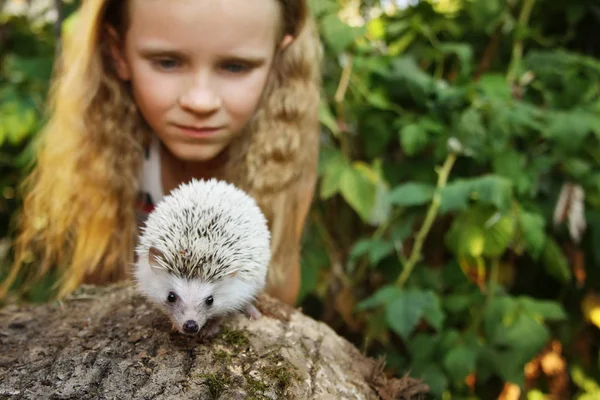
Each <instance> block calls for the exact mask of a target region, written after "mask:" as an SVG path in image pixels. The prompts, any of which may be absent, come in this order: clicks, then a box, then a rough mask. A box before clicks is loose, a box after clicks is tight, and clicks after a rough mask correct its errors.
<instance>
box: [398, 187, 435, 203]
mask: <svg viewBox="0 0 600 400" xmlns="http://www.w3.org/2000/svg"><path fill="white" fill-rule="evenodd" d="M434 192H435V186H433V185H430V184H426V183H419V182H407V183H404V184H402V185H400V186H396V187H395V188H394V189H392V191H391V192H390V194H389V196H388V201H389V202H390V203H391V204H393V205H396V206H400V207H411V206H419V205H423V204H426V203H428V202H430V201H431V199H432V198H433V194H434Z"/></svg>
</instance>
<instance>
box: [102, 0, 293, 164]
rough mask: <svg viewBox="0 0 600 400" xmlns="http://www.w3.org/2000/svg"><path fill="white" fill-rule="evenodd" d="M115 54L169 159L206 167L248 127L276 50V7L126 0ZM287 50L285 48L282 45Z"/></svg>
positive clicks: (255, 1)
mask: <svg viewBox="0 0 600 400" xmlns="http://www.w3.org/2000/svg"><path fill="white" fill-rule="evenodd" d="M129 3H130V4H129V9H128V17H129V18H128V22H129V24H128V29H127V32H126V34H125V38H124V41H122V42H121V43H120V44H121V46H118V45H115V46H113V48H112V51H113V56H114V58H115V64H116V68H117V73H118V75H119V77H120V78H121V79H123V80H126V81H130V82H131V86H132V90H133V95H134V98H135V101H136V103H137V105H138V108H139V110H140V112H141V114H142V115H143V116H144V118H145V120H146V121H147V123H148V124H149V125H150V127H151V128H152V129H153V131H154V132H155V133H156V134H157V135H158V136H159V137H160V139H161V141H162V142H163V143H164V144H165V146H166V147H167V148H168V149H169V150H170V151H171V153H173V155H174V156H175V157H177V158H179V159H181V160H183V161H192V162H194V161H207V160H210V159H212V158H213V157H215V156H216V155H218V154H219V153H220V152H221V151H222V150H223V149H224V148H225V147H226V146H227V145H228V144H229V143H230V142H231V141H232V139H234V138H235V137H236V135H237V134H238V133H239V132H240V130H241V129H242V128H243V127H244V125H245V124H246V123H247V122H248V121H249V120H250V118H251V117H252V115H253V113H254V112H255V110H256V108H257V106H258V103H259V101H260V98H261V95H262V93H263V89H264V88H265V84H266V82H267V77H268V75H269V71H270V68H271V64H272V62H273V58H274V55H275V50H276V49H277V47H278V45H279V43H277V41H278V37H279V30H280V25H281V10H280V5H279V4H278V2H277V1H275V0H252V1H249V0H129ZM285 42H289V38H286V40H285Z"/></svg>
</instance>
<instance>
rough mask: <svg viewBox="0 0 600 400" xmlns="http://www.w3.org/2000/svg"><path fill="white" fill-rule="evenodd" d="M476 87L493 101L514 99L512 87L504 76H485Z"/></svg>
mask: <svg viewBox="0 0 600 400" xmlns="http://www.w3.org/2000/svg"><path fill="white" fill-rule="evenodd" d="M475 86H476V87H477V88H478V89H479V90H481V91H482V93H483V95H484V96H486V97H488V98H491V99H499V100H511V99H512V97H513V96H512V91H511V89H510V85H509V83H508V81H507V80H506V77H505V76H504V75H502V74H484V75H482V76H481V77H480V78H479V81H477V83H476V85H475Z"/></svg>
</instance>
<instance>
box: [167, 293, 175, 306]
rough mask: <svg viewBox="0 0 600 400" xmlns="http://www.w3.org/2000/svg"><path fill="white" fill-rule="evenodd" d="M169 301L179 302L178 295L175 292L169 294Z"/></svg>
mask: <svg viewBox="0 0 600 400" xmlns="http://www.w3.org/2000/svg"><path fill="white" fill-rule="evenodd" d="M167 301H168V302H169V303H175V301H177V295H176V294H175V293H174V292H169V295H168V296H167Z"/></svg>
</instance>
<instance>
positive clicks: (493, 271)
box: [469, 258, 500, 332]
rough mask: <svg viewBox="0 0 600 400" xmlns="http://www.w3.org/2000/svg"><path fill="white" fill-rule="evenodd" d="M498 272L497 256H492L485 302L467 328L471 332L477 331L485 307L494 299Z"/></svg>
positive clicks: (485, 309) (498, 262)
mask: <svg viewBox="0 0 600 400" xmlns="http://www.w3.org/2000/svg"><path fill="white" fill-rule="evenodd" d="M499 272H500V260H498V259H497V258H494V259H493V260H492V267H491V268H490V278H489V279H488V285H487V295H486V298H485V304H484V305H483V308H482V309H481V312H479V313H478V314H477V315H476V316H475V318H474V319H473V323H472V324H471V327H470V328H469V331H471V332H473V331H477V330H478V329H479V326H480V325H481V322H482V321H483V317H484V315H485V313H486V311H487V309H488V308H489V306H490V304H492V300H494V292H495V291H496V287H497V285H498V274H499Z"/></svg>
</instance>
